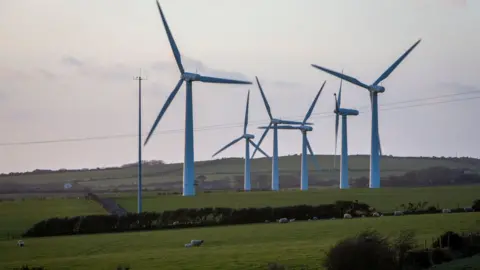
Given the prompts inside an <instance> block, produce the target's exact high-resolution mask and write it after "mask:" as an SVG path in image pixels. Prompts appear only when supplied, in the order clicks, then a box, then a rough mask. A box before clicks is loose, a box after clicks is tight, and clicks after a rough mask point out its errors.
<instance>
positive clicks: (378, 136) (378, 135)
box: [377, 129, 382, 156]
mask: <svg viewBox="0 0 480 270" xmlns="http://www.w3.org/2000/svg"><path fill="white" fill-rule="evenodd" d="M377 138H378V153H379V154H380V156H381V155H382V144H381V143H380V132H379V131H378V129H377Z"/></svg>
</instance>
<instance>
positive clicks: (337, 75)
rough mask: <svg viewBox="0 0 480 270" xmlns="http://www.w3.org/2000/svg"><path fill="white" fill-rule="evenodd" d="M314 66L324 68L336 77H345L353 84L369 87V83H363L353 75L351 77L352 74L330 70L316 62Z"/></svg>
mask: <svg viewBox="0 0 480 270" xmlns="http://www.w3.org/2000/svg"><path fill="white" fill-rule="evenodd" d="M312 67H314V68H318V69H320V70H323V71H325V72H326V73H329V74H331V75H333V76H335V77H338V78H340V79H344V80H345V81H347V82H351V83H353V84H355V85H358V86H360V87H363V88H365V89H368V85H366V84H364V83H362V82H361V81H359V80H357V79H355V78H353V77H350V76H348V75H345V74H342V73H338V72H336V71H333V70H330V69H327V68H324V67H321V66H317V65H314V64H312Z"/></svg>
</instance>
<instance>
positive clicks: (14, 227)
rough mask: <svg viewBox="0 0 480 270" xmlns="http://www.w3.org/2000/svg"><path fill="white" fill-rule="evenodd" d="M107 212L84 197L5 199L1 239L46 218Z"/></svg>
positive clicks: (0, 209) (1, 205) (0, 221)
mask: <svg viewBox="0 0 480 270" xmlns="http://www.w3.org/2000/svg"><path fill="white" fill-rule="evenodd" d="M105 213H106V212H105V210H104V209H103V208H102V207H101V206H100V205H98V204H97V203H96V202H93V201H90V200H88V201H87V200H84V199H80V200H78V199H49V200H33V199H32V200H28V199H27V200H24V201H4V202H0V239H2V238H5V237H7V236H8V235H14V236H18V235H21V234H22V233H23V232H24V231H25V230H26V229H28V228H30V227H31V226H32V225H33V224H35V223H37V222H39V221H41V220H43V219H45V218H50V217H67V216H79V215H87V214H105ZM0 253H1V252H0Z"/></svg>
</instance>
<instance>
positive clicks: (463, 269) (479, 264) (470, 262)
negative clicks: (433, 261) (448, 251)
mask: <svg viewBox="0 0 480 270" xmlns="http://www.w3.org/2000/svg"><path fill="white" fill-rule="evenodd" d="M432 269H435V270H468V269H469V270H477V269H480V255H477V256H474V257H470V258H465V259H460V260H455V261H453V262H449V263H444V264H441V265H436V266H435V267H434V268H432Z"/></svg>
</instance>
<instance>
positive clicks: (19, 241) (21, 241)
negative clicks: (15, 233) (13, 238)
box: [17, 240, 25, 247]
mask: <svg viewBox="0 0 480 270" xmlns="http://www.w3.org/2000/svg"><path fill="white" fill-rule="evenodd" d="M17 246H19V247H24V246H25V243H24V242H23V240H18V242H17Z"/></svg>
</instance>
